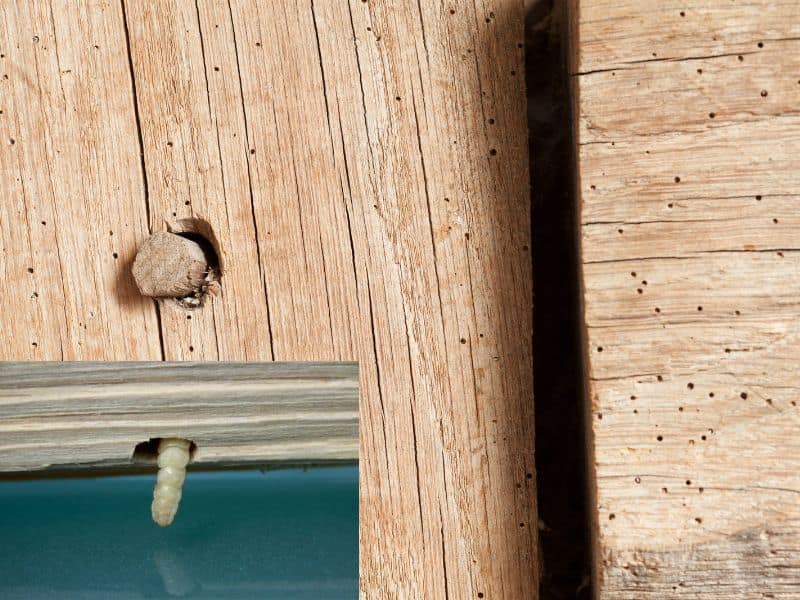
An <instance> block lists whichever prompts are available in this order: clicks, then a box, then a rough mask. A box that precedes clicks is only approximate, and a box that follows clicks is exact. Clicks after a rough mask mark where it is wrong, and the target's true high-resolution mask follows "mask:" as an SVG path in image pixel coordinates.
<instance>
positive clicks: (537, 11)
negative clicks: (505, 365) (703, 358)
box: [525, 0, 593, 600]
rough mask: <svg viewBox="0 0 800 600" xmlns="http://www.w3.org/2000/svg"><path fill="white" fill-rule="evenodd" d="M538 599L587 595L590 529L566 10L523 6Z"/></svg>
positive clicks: (556, 3) (560, 5) (542, 1)
mask: <svg viewBox="0 0 800 600" xmlns="http://www.w3.org/2000/svg"><path fill="white" fill-rule="evenodd" d="M526 9H527V10H526V19H525V37H526V51H525V62H526V73H527V76H526V84H527V89H528V123H529V128H530V129H529V135H530V138H529V147H530V157H531V159H530V160H531V162H530V173H531V193H532V202H533V209H532V213H533V214H532V244H533V281H534V320H533V323H534V324H533V331H534V336H533V340H534V341H533V351H534V360H533V365H534V367H533V368H534V377H533V381H534V398H535V406H536V473H537V488H538V496H539V503H538V505H539V528H540V537H539V539H540V547H541V569H542V573H541V583H540V592H539V593H540V600H558V599H562V598H578V599H588V598H591V597H592V593H593V590H592V585H591V577H590V573H591V568H592V566H591V555H592V552H591V525H590V510H591V504H590V502H589V497H590V496H589V493H588V490H589V482H588V479H587V478H588V475H589V470H588V468H587V466H588V458H587V446H586V442H585V440H586V425H585V418H586V414H587V405H586V389H585V386H584V381H585V370H584V362H583V347H584V345H583V339H582V338H583V335H582V327H581V324H582V322H583V317H582V308H581V306H580V297H581V291H580V283H579V268H578V235H577V231H578V216H577V204H576V193H575V188H574V184H573V182H574V181H575V167H574V160H575V159H574V149H573V146H574V139H573V135H572V119H571V114H570V104H571V98H570V82H569V73H568V68H567V60H566V52H567V45H568V44H569V43H570V40H568V39H567V38H566V23H567V21H566V17H567V9H566V7H565V2H562V1H561V0H529V1H528V2H527V3H526Z"/></svg>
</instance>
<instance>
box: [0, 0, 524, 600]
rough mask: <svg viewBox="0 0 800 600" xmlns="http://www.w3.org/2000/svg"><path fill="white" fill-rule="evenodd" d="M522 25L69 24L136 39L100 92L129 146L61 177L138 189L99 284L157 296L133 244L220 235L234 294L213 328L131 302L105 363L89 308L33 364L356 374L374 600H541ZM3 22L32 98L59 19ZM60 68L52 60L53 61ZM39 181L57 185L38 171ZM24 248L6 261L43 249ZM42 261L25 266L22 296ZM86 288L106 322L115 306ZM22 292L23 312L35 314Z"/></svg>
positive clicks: (405, 20) (78, 230) (104, 338)
mask: <svg viewBox="0 0 800 600" xmlns="http://www.w3.org/2000/svg"><path fill="white" fill-rule="evenodd" d="M34 4H36V5H37V8H38V5H39V4H41V5H42V7H43V8H41V9H40V10H41V11H42V12H43V13H45V14H46V13H47V12H49V7H48V5H47V3H45V2H44V1H43V0H40V2H36V3H34ZM522 4H523V3H522V2H521V1H518V0H514V1H512V0H494V1H493V2H487V3H479V4H474V3H470V2H465V1H463V0H456V1H454V2H450V3H449V4H447V5H444V4H440V3H429V2H419V3H417V2H401V3H397V2H390V1H389V0H370V1H369V2H361V1H357V0H350V1H346V2H345V1H343V2H319V1H315V2H306V3H295V2H290V1H288V0H284V1H277V0H274V1H271V2H255V1H253V0H248V1H245V0H239V1H232V2H230V3H226V2H211V1H198V2H196V3H190V2H177V1H174V2H167V1H163V0H162V1H158V2H141V1H132V0H124V2H123V3H120V4H118V3H115V2H102V1H96V2H91V3H88V4H87V5H86V6H85V7H84V8H85V9H86V10H85V12H86V15H85V16H84V15H83V12H81V14H80V15H79V14H78V13H77V11H75V14H73V15H72V16H71V17H70V18H73V19H81V20H82V22H83V21H86V22H93V21H92V20H93V19H94V20H95V21H97V23H96V24H95V26H96V27H99V28H103V33H104V35H113V36H115V38H114V39H115V40H116V41H117V43H116V45H115V46H114V48H115V49H116V51H117V54H115V55H114V56H115V58H117V59H118V60H117V61H116V62H113V63H111V62H102V63H101V64H102V68H103V69H105V71H102V72H99V73H92V74H91V75H92V77H88V76H87V77H86V78H84V79H82V80H81V81H82V83H81V85H82V86H83V87H84V88H85V89H86V90H88V91H87V93H97V90H100V89H106V88H108V94H110V95H111V96H110V97H113V98H114V99H115V104H114V106H115V110H114V111H113V112H112V111H111V110H110V109H109V107H108V106H106V105H105V104H103V102H104V100H98V101H97V104H98V105H99V106H95V105H94V104H93V105H92V109H93V111H95V112H94V113H93V116H94V117H93V118H95V119H96V121H97V125H96V126H98V127H101V126H102V127H107V126H109V125H108V124H109V123H120V124H121V125H119V127H121V126H122V125H124V126H125V129H124V130H120V131H119V132H117V134H116V135H114V136H107V137H104V138H102V139H97V140H96V139H94V138H92V139H91V140H86V139H85V138H81V137H79V136H75V137H74V139H73V140H72V142H73V144H75V145H76V148H74V149H72V150H69V151H68V150H66V149H65V150H64V151H63V152H64V153H67V154H69V153H70V152H71V153H72V154H73V155H72V156H69V157H65V156H61V158H60V159H59V160H61V161H64V162H63V164H64V166H63V167H62V168H64V169H65V170H66V169H67V168H68V167H69V168H71V169H72V172H70V173H69V174H68V175H69V176H70V177H74V178H75V179H76V180H81V177H80V173H81V169H82V168H84V164H83V163H82V162H80V161H79V158H78V157H79V155H80V152H83V151H85V150H86V148H100V149H101V151H102V152H101V153H102V155H103V156H104V157H106V158H107V160H108V164H106V163H103V164H101V165H98V166H97V168H95V170H94V171H93V174H92V177H97V178H99V179H101V180H103V182H104V184H105V182H106V179H109V180H111V181H116V179H117V178H123V179H124V180H125V181H126V182H127V183H128V184H129V185H128V187H127V188H125V192H127V195H123V194H119V195H116V196H115V195H113V194H105V195H103V194H101V195H95V196H92V198H94V200H93V202H94V203H95V204H97V205H101V208H100V209H98V210H102V211H107V212H109V214H113V215H116V219H114V222H113V223H103V226H102V227H97V226H94V225H95V224H96V222H95V223H93V224H91V225H90V223H89V220H88V219H87V220H86V221H85V222H84V221H82V222H81V223H82V224H81V226H80V227H72V228H71V227H68V226H67V225H66V224H64V225H62V227H61V229H60V231H61V232H62V235H64V236H68V237H69V239H70V240H71V242H70V243H72V244H77V243H78V241H79V240H80V241H83V240H86V239H93V238H92V236H95V235H96V236H99V237H100V238H102V240H103V241H104V243H106V244H108V243H109V242H108V239H107V238H105V237H103V235H104V234H103V231H104V229H105V226H106V225H108V226H109V227H108V229H113V230H114V231H115V236H114V240H115V241H116V240H117V238H116V235H117V230H118V229H119V228H120V227H121V226H122V224H123V223H129V224H130V225H129V230H128V231H129V232H132V233H131V234H130V235H131V237H130V238H126V239H128V240H129V242H131V245H130V246H125V247H124V248H123V249H122V250H120V251H119V252H120V255H119V260H118V261H116V262H114V261H111V260H109V261H108V262H107V264H106V263H103V265H104V266H103V267H102V268H100V267H99V266H98V267H97V272H98V273H102V276H103V277H105V278H107V279H108V280H110V281H116V282H125V283H124V286H125V289H126V290H128V291H131V290H133V291H135V289H134V288H133V283H132V281H130V277H129V273H128V270H127V268H128V266H129V265H126V262H125V261H126V260H129V258H132V252H133V246H135V243H141V241H142V240H143V239H144V238H145V237H146V234H147V233H148V231H159V230H164V229H167V228H171V229H173V230H180V229H182V228H185V227H188V226H191V225H192V224H195V225H196V224H197V223H200V224H206V225H207V226H208V227H209V228H210V230H211V231H213V233H214V235H215V237H216V239H217V246H218V248H217V249H218V253H219V255H220V259H221V262H222V265H221V266H222V269H223V273H222V279H221V290H220V293H219V295H218V296H217V297H215V298H213V299H212V300H211V301H210V302H209V303H207V304H206V305H205V306H204V307H203V308H201V309H197V310H193V311H189V310H187V309H185V308H182V307H180V306H178V305H177V304H176V303H175V302H173V301H161V302H158V303H155V304H154V303H149V301H148V302H143V301H142V300H141V299H139V298H137V297H135V296H130V295H126V296H125V298H126V300H125V303H124V304H123V303H122V300H121V299H120V297H119V296H111V299H110V300H106V301H108V302H113V306H114V310H118V311H120V312H124V313H125V314H124V316H122V317H119V318H117V317H115V316H114V314H109V315H104V318H103V319H99V320H95V321H92V322H91V323H94V324H96V325H95V327H96V329H92V330H91V331H90V332H89V333H87V332H85V331H84V334H83V335H84V337H86V336H89V337H90V338H91V343H92V348H93V349H94V353H93V352H92V351H90V349H87V348H86V347H85V346H84V347H83V350H81V351H80V353H78V354H76V352H77V350H76V349H75V347H74V344H72V340H71V339H70V338H69V337H67V333H68V331H69V329H68V328H67V325H66V324H65V322H66V321H69V327H70V328H73V327H76V325H75V323H73V321H76V322H79V323H86V322H85V321H84V320H83V318H82V317H79V316H78V313H76V312H75V311H74V310H73V306H72V304H70V303H71V302H73V300H71V299H70V300H69V301H68V302H67V304H65V309H64V310H65V312H64V315H65V316H64V318H63V320H62V321H59V322H52V323H50V322H47V324H46V325H44V326H43V327H45V329H43V330H42V336H45V335H46V337H47V340H48V341H47V347H46V348H45V347H39V349H38V351H37V352H38V353H37V354H36V357H37V358H48V359H59V358H61V354H60V348H61V346H62V344H63V346H64V353H65V356H66V357H68V358H71V357H74V358H84V359H91V358H98V359H109V358H114V359H129V358H150V359H154V358H155V359H157V358H159V357H161V358H164V359H166V360H183V359H193V360H273V359H274V360H356V361H358V362H359V365H360V399H361V447H360V450H361V460H360V503H359V505H360V522H361V534H360V538H361V546H360V548H361V551H360V557H361V558H360V561H361V565H360V567H361V592H362V595H363V596H365V597H381V598H384V597H424V598H445V597H448V596H449V597H454V598H457V597H471V598H475V597H478V595H479V594H483V597H485V598H498V597H508V598H529V597H534V596H535V595H536V589H537V579H538V576H537V571H536V569H537V562H536V526H535V524H536V518H535V514H536V510H535V497H536V494H535V479H534V466H533V462H534V461H533V447H534V439H533V436H534V431H533V399H532V395H533V383H532V367H531V301H532V298H531V296H532V292H531V276H530V273H531V262H530V250H529V247H530V208H529V207H530V204H529V194H528V160H527V140H526V137H527V127H526V120H525V93H524V74H523V64H522V62H523V5H522ZM54 9H55V12H56V13H59V12H64V13H72V12H73V10H72V9H71V8H68V7H67V6H66V5H64V6H61V5H59V4H58V3H56V5H55V6H54ZM3 14H4V16H3V18H4V19H5V21H7V22H15V23H16V22H17V21H20V20H22V19H27V20H24V21H20V23H21V24H18V25H17V28H16V29H14V30H12V32H11V34H6V35H7V36H10V37H8V38H7V39H8V44H7V47H8V48H9V50H5V53H6V58H5V59H4V60H5V61H7V63H9V64H13V65H14V66H15V68H16V69H17V71H19V72H20V73H24V74H25V75H26V76H27V77H31V76H32V74H35V73H36V70H35V66H36V63H35V61H34V60H33V58H31V57H29V56H28V55H27V54H24V53H23V51H22V50H21V49H19V50H18V48H17V46H19V47H20V48H29V46H30V45H31V44H30V42H29V41H28V39H29V38H30V35H32V33H31V31H32V29H34V28H35V27H34V25H35V24H37V23H38V21H35V20H32V18H29V17H28V16H27V15H28V9H27V8H26V7H24V6H17V5H14V4H8V5H5V6H4V8H3ZM81 31H83V33H80V32H81ZM76 32H77V33H74V34H70V35H71V38H70V39H69V40H65V41H63V42H62V39H61V36H67V30H64V31H61V30H59V32H58V33H59V35H58V36H56V37H57V39H58V42H59V50H61V48H62V47H66V46H67V44H72V45H77V46H79V47H80V48H81V49H83V48H84V47H85V48H87V49H86V50H82V51H85V52H87V53H90V51H91V49H92V45H93V44H94V43H95V42H94V40H93V39H91V36H92V34H91V30H90V29H85V31H84V30H77V29H76ZM81 35H83V36H84V37H81ZM126 44H127V47H128V50H129V54H128V56H126V55H125V53H124V49H125V47H126ZM104 47H105V45H104V44H101V48H104ZM54 48H55V45H54V44H48V50H47V51H46V52H47V53H46V54H45V50H43V49H42V48H39V49H38V52H40V53H41V56H42V59H44V57H46V58H47V60H50V61H55V57H54V54H55V50H54ZM12 50H13V52H12ZM26 52H28V54H30V53H31V51H30V50H26ZM18 54H19V56H18ZM37 56H39V55H37ZM26 57H27V58H26ZM63 60H64V58H63V57H62V61H63ZM126 62H127V63H128V64H126ZM91 64H94V63H91ZM128 67H129V68H128ZM82 68H86V67H82ZM20 77H21V75H20ZM5 85H7V84H5ZM42 85H45V86H49V87H45V88H44V89H45V91H44V92H39V89H38V88H31V89H26V91H25V93H26V94H27V95H28V96H27V97H26V99H25V100H26V103H27V102H30V103H32V104H33V106H36V103H37V102H42V100H41V99H40V95H42V96H43V97H45V98H49V95H48V92H47V90H50V89H58V80H57V79H55V74H50V75H49V79H48V81H47V82H46V83H44V84H42ZM26 103H23V102H22V101H20V103H19V104H17V105H16V108H15V112H14V113H11V114H17V113H19V112H25V113H26V116H25V118H26V119H28V122H27V125H26V126H25V127H23V128H22V133H24V135H22V134H20V135H19V136H18V137H19V138H20V139H27V140H28V144H29V146H36V147H42V146H44V145H45V144H46V141H45V140H46V139H47V137H46V134H45V132H44V131H43V129H42V126H41V123H42V121H43V119H45V118H56V117H54V116H52V115H51V114H50V112H51V111H49V109H48V111H47V112H48V114H47V115H45V117H42V116H41V115H40V113H34V112H31V110H30V109H28V108H27V107H26ZM42 111H44V109H42ZM42 111H40V112H42ZM53 114H54V115H60V113H58V111H55V112H53ZM0 117H2V119H0V121H3V119H8V118H9V114H8V113H7V114H4V115H0ZM19 118H21V117H19ZM3 122H4V123H5V122H6V121H3ZM9 122H10V121H9ZM88 123H90V124H91V123H94V121H91V120H89V121H88ZM137 126H138V127H137ZM69 127H72V128H77V125H75V124H72V123H70V124H67V125H64V128H67V129H64V131H66V132H67V133H68V132H69V131H72V130H71V129H68V128H69ZM63 134H64V132H62V131H61V130H59V132H58V135H63ZM20 147H21V144H20V143H18V144H17V145H16V146H15V147H14V151H15V152H19V151H20ZM3 152H5V150H3ZM139 152H141V161H138V158H139ZM123 158H124V159H126V160H127V162H125V163H124V164H122V163H121V162H120V161H122V160H123ZM112 165H113V169H114V171H113V173H112V172H110V171H111V169H112ZM107 171H108V173H107ZM23 173H24V174H25V176H26V177H28V178H41V174H40V173H41V172H40V170H38V169H37V168H35V167H34V166H33V165H32V164H29V165H28V166H27V167H26V169H25V170H24V171H23ZM11 181H13V177H12V178H11ZM19 194H21V192H19ZM120 196H124V197H123V198H120ZM59 197H60V196H59ZM80 198H81V200H80V201H78V200H74V201H72V200H69V199H66V200H65V199H64V198H61V202H63V204H64V206H66V207H71V205H72V204H73V203H74V204H75V206H76V207H80V206H81V204H80V202H89V201H88V200H85V198H86V196H81V197H80ZM19 202H20V203H21V202H22V200H19ZM20 205H21V204H20ZM69 209H70V210H77V209H72V208H69ZM134 215H135V219H136V220H134ZM11 217H14V218H15V219H17V215H16V214H13V215H9V218H11ZM143 219H147V223H144V222H143ZM5 221H6V218H5V216H4V222H5ZM134 225H135V226H134ZM26 228H27V225H23V229H22V231H23V233H24V232H25V229H26ZM90 229H91V233H82V232H87V231H89V230H90ZM15 231H16V230H15ZM16 235H19V234H15V236H16ZM5 236H6V234H5V233H4V241H3V244H4V248H9V250H7V251H6V255H7V254H8V253H9V252H10V251H11V248H14V249H16V246H18V245H21V244H23V241H24V240H19V241H18V240H17V238H16V237H15V238H6V237H5ZM25 240H27V238H25ZM133 242H135V243H133ZM25 244H27V241H25ZM39 244H40V246H39V247H40V248H41V252H42V253H43V254H46V255H47V257H48V259H47V260H48V261H50V262H49V263H48V264H50V265H58V264H60V262H59V261H61V262H69V263H70V264H71V265H72V263H73V261H78V260H94V261H98V260H100V259H99V258H98V257H99V256H100V255H101V254H100V253H98V252H95V249H94V248H93V247H92V248H89V247H87V248H86V249H85V250H86V254H80V256H78V255H77V254H74V253H76V252H77V250H76V249H75V248H72V249H71V250H70V252H62V254H61V258H60V259H58V258H57V252H58V249H59V245H58V243H57V240H56V239H51V240H47V243H46V244H45V242H44V241H39ZM83 250H84V248H82V247H81V248H80V251H81V252H83ZM108 250H111V248H108ZM15 251H16V250H15ZM86 257H89V258H86ZM2 260H3V261H7V259H6V258H3V259H2ZM21 260H22V259H14V262H13V263H11V262H9V263H8V264H13V265H15V266H14V268H15V269H16V271H14V278H15V279H16V280H17V284H16V285H19V282H20V281H27V280H26V279H25V277H27V274H26V272H25V271H24V265H22V264H20V265H19V266H17V262H19V261H21ZM43 260H44V259H43ZM0 268H5V269H6V270H8V269H9V268H10V267H9V266H6V263H4V265H3V267H0ZM51 268H53V269H55V266H53V267H51ZM70 268H71V269H74V270H75V271H76V272H78V269H77V267H75V266H71V267H70ZM89 272H94V271H89ZM52 283H53V281H52V280H51V281H49V282H45V281H43V282H42V286H44V285H46V284H52ZM119 285H120V286H121V285H123V284H122V283H119ZM26 289H27V288H26ZM68 289H69V288H68ZM78 290H79V291H72V292H70V293H72V294H84V295H85V296H86V300H85V302H86V303H89V301H90V299H96V298H100V297H102V298H104V299H107V298H108V296H105V295H103V294H101V293H99V292H96V291H94V290H92V289H87V288H86V287H83V286H81V287H79V288H78ZM15 293H17V292H15ZM66 293H67V292H65V294H66ZM20 294H21V292H19V293H18V295H19V298H17V299H16V300H13V301H12V300H3V302H5V304H4V305H3V308H4V309H6V310H9V311H11V312H14V311H15V310H16V308H15V307H16V306H17V305H18V304H19V306H20V307H21V308H23V304H22V300H23V298H22V296H21V295H20ZM15 298H16V296H15ZM24 300H25V301H27V302H32V300H29V299H28V297H27V295H26V296H25V297H24ZM51 304H52V305H54V306H56V307H58V308H59V309H60V308H61V303H60V300H59V301H58V302H56V301H53V302H52V303H51ZM26 310H27V309H26ZM54 312H56V314H58V313H57V311H54ZM136 315H139V316H138V317H136V318H138V319H139V321H138V322H131V320H132V319H134V316H136ZM106 317H107V318H106ZM190 317H191V318H190ZM35 318H36V317H35V315H34V316H31V317H26V319H27V321H28V322H32V321H33V320H34V319H35ZM14 327H15V340H14V344H13V345H12V346H11V347H10V348H3V349H2V350H0V356H2V357H4V358H28V357H30V356H31V352H32V351H31V350H30V347H29V346H28V344H29V341H28V339H27V338H28V337H29V334H28V331H29V328H28V327H27V326H25V324H23V323H19V324H15V325H14ZM90 327H91V325H90ZM23 334H24V335H23ZM23 337H24V338H25V341H24V342H23V341H20V340H21V339H22V338H23ZM134 338H135V339H134ZM128 346H131V347H135V348H136V349H137V354H136V356H133V355H132V354H133V353H132V351H131V350H129V348H128ZM23 351H24V353H23Z"/></svg>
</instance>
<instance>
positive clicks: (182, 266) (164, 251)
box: [132, 231, 219, 307]
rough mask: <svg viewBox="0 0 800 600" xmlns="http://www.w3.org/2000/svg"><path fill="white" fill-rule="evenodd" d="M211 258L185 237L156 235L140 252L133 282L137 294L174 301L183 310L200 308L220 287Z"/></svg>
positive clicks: (148, 239) (134, 264)
mask: <svg viewBox="0 0 800 600" xmlns="http://www.w3.org/2000/svg"><path fill="white" fill-rule="evenodd" d="M214 262H215V261H214V257H212V256H210V253H209V251H208V250H206V249H204V248H203V246H202V245H201V244H199V243H198V242H196V241H194V240H193V239H190V238H188V237H185V236H182V235H178V234H175V233H170V232H167V231H159V232H156V233H154V234H153V235H151V236H150V237H149V238H147V240H145V242H144V243H143V244H142V246H141V248H139V252H138V253H137V254H136V258H135V259H134V261H133V267H132V271H133V278H134V280H135V281H136V285H137V287H138V288H139V291H140V292H141V293H142V294H143V295H144V296H149V297H151V298H176V299H177V300H178V301H179V302H181V303H182V304H184V305H186V306H189V307H191V306H200V305H201V304H202V302H203V299H204V297H205V296H206V294H208V293H214V292H215V291H216V289H217V288H218V286H219V284H218V281H219V270H218V267H217V265H216V264H214Z"/></svg>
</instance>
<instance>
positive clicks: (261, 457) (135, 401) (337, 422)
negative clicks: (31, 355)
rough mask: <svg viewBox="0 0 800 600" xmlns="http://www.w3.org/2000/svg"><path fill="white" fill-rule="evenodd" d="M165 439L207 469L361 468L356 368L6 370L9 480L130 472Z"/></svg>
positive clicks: (3, 438) (0, 374)
mask: <svg viewBox="0 0 800 600" xmlns="http://www.w3.org/2000/svg"><path fill="white" fill-rule="evenodd" d="M157 437H159V438H163V437H180V438H184V439H189V440H192V441H193V442H194V443H195V444H196V446H197V450H196V452H195V453H194V458H193V461H192V463H193V464H194V465H196V466H199V467H204V466H205V467H209V466H220V465H242V464H248V463H255V464H259V463H261V464H263V463H280V462H315V461H326V460H358V366H357V365H356V364H355V363H308V362H302V363H275V362H269V363H255V362H248V363H234V362H199V363H198V362H179V363H165V362H39V361H35V362H30V361H26V362H3V363H0V472H11V471H35V470H40V469H62V470H64V469H86V468H98V467H102V468H111V469H113V468H125V467H131V466H133V462H132V460H131V457H132V455H133V450H134V448H135V447H136V445H137V444H139V443H141V442H147V441H148V440H149V439H151V438H157Z"/></svg>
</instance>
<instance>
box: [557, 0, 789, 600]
mask: <svg viewBox="0 0 800 600" xmlns="http://www.w3.org/2000/svg"><path fill="white" fill-rule="evenodd" d="M572 16H573V22H572V27H573V31H574V32H575V33H576V34H577V46H576V48H575V54H574V57H573V59H574V60H573V65H572V69H573V75H574V78H575V79H574V80H575V84H576V91H577V104H576V107H577V113H576V116H577V123H576V127H577V142H578V152H579V164H580V182H579V187H580V196H581V235H582V244H583V278H584V286H585V306H586V326H587V330H588V342H587V343H588V352H589V357H590V361H589V366H590V370H589V375H590V380H591V382H590V383H591V390H590V391H591V403H592V405H591V413H592V425H591V429H592V431H593V439H594V458H595V470H594V471H595V476H596V483H597V504H596V509H597V519H598V539H597V550H598V556H597V559H598V560H597V564H598V585H599V591H600V597H601V598H608V599H612V598H613V599H614V600H619V599H626V598H630V599H634V598H635V599H646V598H665V597H674V596H676V595H681V596H687V597H688V596H691V597H695V598H700V597H702V598H709V599H711V598H713V599H720V600H721V599H731V600H732V599H734V598H744V597H770V598H794V597H796V596H797V581H798V580H799V579H800V562H798V561H797V556H798V553H800V508H798V503H797V491H798V489H799V488H800V441H798V436H797V435H796V431H797V427H798V425H799V424H800V408H798V406H797V405H798V403H800V388H799V387H798V384H797V381H796V373H797V369H796V367H795V365H796V364H797V362H798V350H797V348H798V344H797V342H798V340H800V330H798V327H797V323H798V317H800V304H799V303H798V294H800V287H799V286H798V278H797V273H798V269H800V253H798V252H797V250H798V244H797V233H796V232H797V228H798V224H800V221H799V220H798V215H797V202H798V200H800V115H798V113H797V102H798V98H800V79H798V74H799V73H800V5H798V4H797V3H795V2H783V3H775V2H768V1H766V0H757V1H755V2H749V3H732V2H728V1H723V0H714V1H711V2H688V3H683V4H680V5H668V4H664V3H663V2H657V1H655V0H651V1H645V2H611V1H606V0H584V1H582V2H579V3H577V6H575V3H573V15H572Z"/></svg>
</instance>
